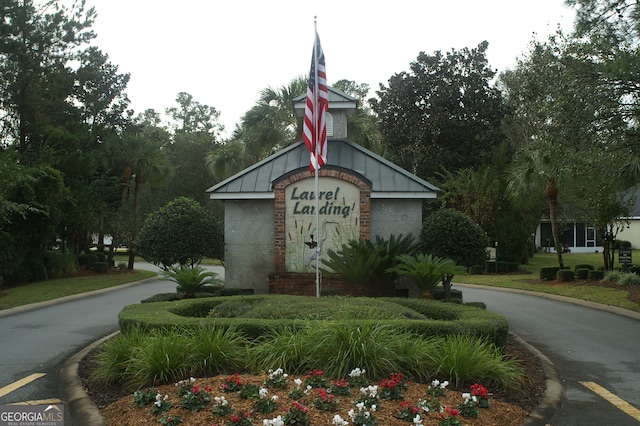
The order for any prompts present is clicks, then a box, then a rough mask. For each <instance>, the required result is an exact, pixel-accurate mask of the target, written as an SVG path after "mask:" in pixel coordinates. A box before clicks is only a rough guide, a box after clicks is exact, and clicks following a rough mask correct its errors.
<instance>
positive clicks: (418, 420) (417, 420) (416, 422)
mask: <svg viewBox="0 0 640 426" xmlns="http://www.w3.org/2000/svg"><path fill="white" fill-rule="evenodd" d="M413 424H414V425H421V424H422V418H421V417H420V414H416V416H415V417H414V418H413Z"/></svg>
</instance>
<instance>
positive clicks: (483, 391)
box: [471, 383, 489, 398]
mask: <svg viewBox="0 0 640 426" xmlns="http://www.w3.org/2000/svg"><path fill="white" fill-rule="evenodd" d="M471 395H475V396H478V397H480V398H488V397H489V391H488V390H487V388H485V387H484V386H482V385H479V384H477V383H474V384H473V385H472V386H471Z"/></svg>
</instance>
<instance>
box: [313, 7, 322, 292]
mask: <svg viewBox="0 0 640 426" xmlns="http://www.w3.org/2000/svg"><path fill="white" fill-rule="evenodd" d="M315 18H316V17H315V16H314V19H313V33H314V34H313V37H314V39H313V73H314V87H313V103H314V104H313V128H314V130H313V133H314V134H313V137H314V140H315V159H314V162H315V164H314V174H315V185H316V186H315V195H314V197H315V213H316V234H317V238H318V240H317V241H318V246H317V247H316V250H317V251H318V255H317V256H316V297H317V298H319V297H320V256H321V255H322V238H321V235H320V200H319V199H318V198H319V197H318V194H319V193H320V183H319V181H318V155H319V147H320V143H319V142H320V129H319V126H318V117H319V116H320V115H319V114H320V105H318V27H317V23H316V20H315Z"/></svg>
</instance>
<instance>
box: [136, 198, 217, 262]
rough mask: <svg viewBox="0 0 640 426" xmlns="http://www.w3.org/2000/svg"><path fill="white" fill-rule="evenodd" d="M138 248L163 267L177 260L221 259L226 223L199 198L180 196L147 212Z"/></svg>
mask: <svg viewBox="0 0 640 426" xmlns="http://www.w3.org/2000/svg"><path fill="white" fill-rule="evenodd" d="M136 250H137V254H139V255H140V256H141V257H143V258H144V259H145V260H146V261H148V262H151V263H153V264H155V265H161V266H162V267H163V269H166V268H168V267H170V266H172V265H175V264H180V265H190V266H194V265H197V264H199V263H200V261H201V260H202V258H203V257H205V256H206V257H210V258H212V259H222V258H223V256H224V242H223V227H222V224H221V223H220V221H218V220H217V219H216V218H215V217H213V215H212V214H211V213H209V212H208V211H207V210H205V209H204V207H202V206H201V205H200V204H198V203H197V202H196V201H194V200H192V199H189V198H186V197H178V198H176V199H175V200H173V201H171V202H169V203H168V204H167V205H165V206H164V207H162V208H160V210H158V211H156V212H154V213H151V214H150V215H149V216H147V218H146V220H145V221H144V224H143V226H142V229H140V234H139V235H138V238H137V241H136Z"/></svg>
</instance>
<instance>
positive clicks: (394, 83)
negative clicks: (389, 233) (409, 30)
mask: <svg viewBox="0 0 640 426" xmlns="http://www.w3.org/2000/svg"><path fill="white" fill-rule="evenodd" d="M488 46H489V44H488V43H487V42H483V43H480V44H479V45H478V47H477V48H475V49H468V48H464V49H462V50H460V51H455V50H452V51H451V52H448V53H447V54H442V53H441V52H440V51H437V52H436V53H435V54H434V55H427V54H425V53H424V52H421V53H420V54H419V55H418V57H417V59H416V61H415V62H412V63H411V70H410V72H401V73H399V74H395V75H394V76H392V77H391V78H390V79H389V84H388V86H384V85H382V84H381V85H380V90H379V91H377V92H376V93H377V95H378V97H379V99H372V100H371V101H370V102H371V107H372V108H373V110H374V111H375V112H376V113H377V114H378V117H379V119H380V123H381V129H382V138H383V146H384V150H385V154H386V155H387V156H388V158H389V159H390V160H392V161H394V162H395V163H396V164H398V165H400V166H402V167H404V168H405V169H407V170H409V171H411V172H413V173H415V174H417V175H418V176H420V177H422V178H424V179H429V180H436V179H435V178H436V174H437V173H441V172H443V170H444V168H445V167H446V168H447V169H448V170H449V171H452V172H455V171H456V170H458V169H462V168H469V167H474V166H476V165H477V164H479V163H482V162H484V161H486V160H488V158H489V155H490V153H491V149H492V147H494V146H496V145H498V144H499V143H500V142H501V141H502V140H503V135H502V133H501V130H500V129H501V125H502V118H503V116H504V108H503V103H502V97H501V94H500V92H499V91H498V90H497V89H496V88H495V87H492V85H491V81H492V79H493V78H494V76H495V71H493V70H492V69H491V68H490V67H489V65H488V62H487V58H486V51H487V48H488Z"/></svg>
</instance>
